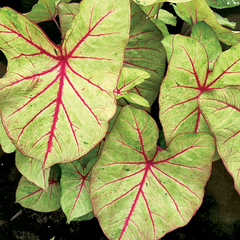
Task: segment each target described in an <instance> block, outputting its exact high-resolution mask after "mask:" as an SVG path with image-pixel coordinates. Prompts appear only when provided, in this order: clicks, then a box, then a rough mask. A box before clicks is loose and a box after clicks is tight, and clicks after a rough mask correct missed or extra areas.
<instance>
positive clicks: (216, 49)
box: [191, 22, 222, 70]
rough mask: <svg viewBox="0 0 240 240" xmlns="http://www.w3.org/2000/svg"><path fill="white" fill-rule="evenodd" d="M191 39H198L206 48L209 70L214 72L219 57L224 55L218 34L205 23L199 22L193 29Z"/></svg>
mask: <svg viewBox="0 0 240 240" xmlns="http://www.w3.org/2000/svg"><path fill="white" fill-rule="evenodd" d="M191 37H194V38H196V39H197V40H198V41H199V42H200V43H202V45H203V46H204V48H205V50H206V51H207V55H208V61H209V70H212V69H213V65H214V63H215V61H216V59H217V57H218V56H219V55H220V54H221V53H222V47H221V44H220V42H219V41H218V38H217V35H216V33H215V32H214V31H213V29H212V28H211V27H210V26H208V25H207V24H206V23H205V22H197V23H196V24H195V25H194V27H193V28H192V32H191Z"/></svg>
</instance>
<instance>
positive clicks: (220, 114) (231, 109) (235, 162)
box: [199, 85, 240, 194]
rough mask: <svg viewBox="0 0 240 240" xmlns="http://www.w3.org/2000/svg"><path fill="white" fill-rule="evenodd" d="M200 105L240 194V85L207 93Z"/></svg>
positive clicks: (202, 96)
mask: <svg viewBox="0 0 240 240" xmlns="http://www.w3.org/2000/svg"><path fill="white" fill-rule="evenodd" d="M199 103H200V108H201V110H202V112H203V114H204V117H205V119H206V120H207V123H208V125H209V126H210V129H211V131H212V132H213V134H214V136H215V138H216V145H217V150H218V153H219V155H220V156H221V158H222V161H223V162H224V165H225V166H226V168H227V170H228V171H229V173H230V174H231V175H232V177H233V179H234V184H235V188H236V190H237V191H238V193H239V194H240V176H239V171H240V149H239V143H240V104H239V103H240V85H239V86H238V87H237V86H234V87H227V88H223V89H216V90H213V91H210V92H205V93H203V94H202V95H201V97H200V98H199Z"/></svg>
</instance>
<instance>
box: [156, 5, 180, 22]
mask: <svg viewBox="0 0 240 240" xmlns="http://www.w3.org/2000/svg"><path fill="white" fill-rule="evenodd" d="M158 19H160V20H162V21H163V22H164V23H165V24H169V25H172V26H176V25H177V18H176V17H175V16H174V15H173V14H171V13H170V12H168V11H166V10H164V9H160V10H159V15H158Z"/></svg>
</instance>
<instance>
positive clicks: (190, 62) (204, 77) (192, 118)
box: [159, 35, 240, 145]
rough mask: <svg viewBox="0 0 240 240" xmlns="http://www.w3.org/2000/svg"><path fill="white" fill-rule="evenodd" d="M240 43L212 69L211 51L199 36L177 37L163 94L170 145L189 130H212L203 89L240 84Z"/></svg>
mask: <svg viewBox="0 0 240 240" xmlns="http://www.w3.org/2000/svg"><path fill="white" fill-rule="evenodd" d="M239 53H240V44H238V45H236V46H234V47H232V48H231V49H229V50H228V51H225V52H224V53H222V54H221V55H220V56H219V57H218V59H217V61H216V62H215V65H214V69H213V71H209V66H208V57H207V52H206V50H205V48H204V47H203V45H202V44H200V43H199V42H198V41H197V40H196V39H195V38H192V37H184V36H180V35H176V36H174V37H173V48H172V55H171V59H170V61H169V65H168V70H167V74H166V76H165V78H164V80H163V82H162V85H161V89H160V97H159V106H160V113H159V116H160V121H161V123H162V126H163V131H164V135H165V140H166V142H167V145H168V144H169V142H170V141H171V139H173V138H174V137H175V136H177V135H178V134H180V133H186V132H209V133H210V130H209V128H208V126H207V124H206V121H205V120H204V118H203V116H202V113H201V110H200V108H199V105H198V98H199V97H200V95H201V94H202V93H203V92H207V91H211V90H213V89H216V88H222V87H226V86H228V85H239V77H240V54H239Z"/></svg>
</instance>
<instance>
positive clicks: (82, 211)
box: [61, 148, 98, 222]
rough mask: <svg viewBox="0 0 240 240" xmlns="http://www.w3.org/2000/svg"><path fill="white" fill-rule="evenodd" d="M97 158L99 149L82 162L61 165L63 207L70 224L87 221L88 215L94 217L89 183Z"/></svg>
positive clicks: (90, 153)
mask: <svg viewBox="0 0 240 240" xmlns="http://www.w3.org/2000/svg"><path fill="white" fill-rule="evenodd" d="M97 157H98V156H97V148H94V149H93V150H92V151H90V152H89V153H88V154H86V155H85V156H84V157H82V158H81V159H80V160H77V161H74V162H71V163H65V164H61V170H62V174H61V207H62V210H63V212H64V213H65V215H66V216H67V221H68V222H70V221H76V220H78V221H79V220H81V218H83V219H85V218H86V217H87V216H85V215H87V214H89V217H91V216H92V206H91V202H90V196H89V182H90V171H91V168H92V166H93V164H94V163H95V162H96V160H97Z"/></svg>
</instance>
